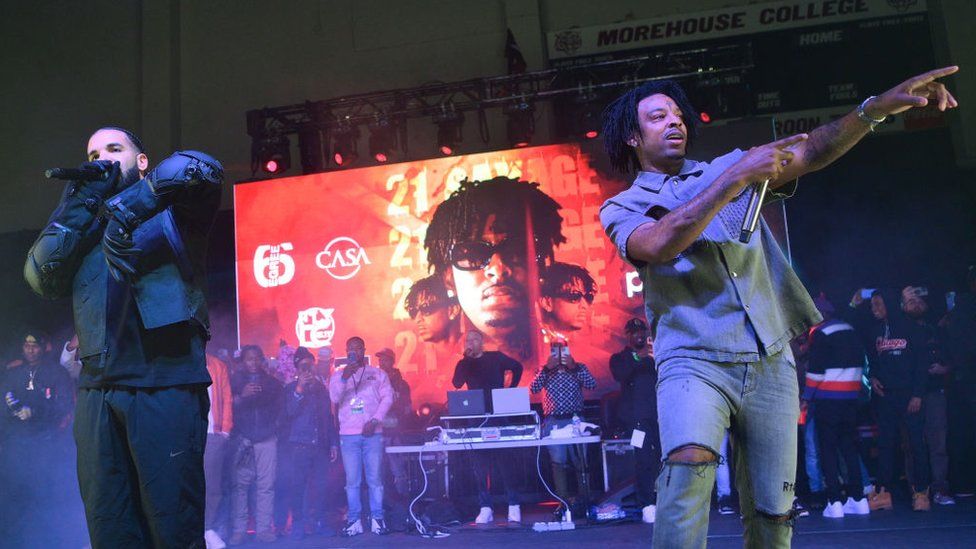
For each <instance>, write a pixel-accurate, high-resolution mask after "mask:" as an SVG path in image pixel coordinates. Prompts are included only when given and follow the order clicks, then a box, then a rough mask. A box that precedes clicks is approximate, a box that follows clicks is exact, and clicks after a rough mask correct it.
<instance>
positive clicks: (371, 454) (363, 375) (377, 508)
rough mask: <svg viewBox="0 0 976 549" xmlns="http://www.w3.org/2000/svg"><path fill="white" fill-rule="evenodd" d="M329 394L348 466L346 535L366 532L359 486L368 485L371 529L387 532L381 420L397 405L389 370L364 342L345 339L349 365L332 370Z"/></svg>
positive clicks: (344, 462) (359, 338) (357, 338)
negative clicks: (371, 357)
mask: <svg viewBox="0 0 976 549" xmlns="http://www.w3.org/2000/svg"><path fill="white" fill-rule="evenodd" d="M329 396H330V397H331V398H332V402H334V403H335V406H336V409H337V411H338V415H339V445H340V448H341V451H342V466H343V468H345V470H346V503H347V504H348V506H349V510H348V513H347V517H346V525H345V527H344V528H343V529H342V534H343V535H344V536H357V535H359V534H362V533H363V522H362V514H363V509H362V501H361V494H360V487H361V486H362V482H363V474H364V473H365V476H366V485H367V486H368V487H369V513H370V522H369V524H370V531H372V532H373V533H374V534H378V535H385V534H387V533H389V529H388V528H387V526H386V520H385V519H384V511H383V476H382V463H383V420H384V419H385V418H386V414H387V412H389V411H390V407H391V406H393V387H392V386H391V385H390V378H389V377H387V375H386V372H384V371H383V370H381V369H379V368H377V367H375V366H370V365H368V364H367V363H366V342H365V341H364V340H363V338H361V337H358V336H355V337H351V338H349V339H348V340H346V365H345V366H344V367H343V368H342V369H341V370H338V371H336V373H334V374H332V378H331V379H330V380H329Z"/></svg>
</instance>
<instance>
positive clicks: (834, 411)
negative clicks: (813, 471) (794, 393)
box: [813, 399, 907, 502]
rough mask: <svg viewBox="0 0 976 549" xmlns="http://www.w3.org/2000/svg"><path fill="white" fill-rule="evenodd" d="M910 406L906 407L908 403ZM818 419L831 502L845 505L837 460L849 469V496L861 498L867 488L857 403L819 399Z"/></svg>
mask: <svg viewBox="0 0 976 549" xmlns="http://www.w3.org/2000/svg"><path fill="white" fill-rule="evenodd" d="M906 406H907V404H906ZM813 414H814V418H815V420H816V431H817V445H818V446H819V449H818V453H817V456H818V457H819V458H820V459H819V461H820V469H821V470H822V471H823V475H824V484H826V485H827V499H828V502H835V501H840V502H843V501H844V500H843V497H842V495H841V484H840V466H839V460H838V457H840V458H841V459H843V460H844V465H845V466H846V467H847V482H846V483H844V489H845V490H846V491H847V495H848V496H849V497H852V498H854V499H861V495H862V494H863V493H864V487H863V484H862V479H861V463H860V461H858V451H857V400H827V399H820V400H817V402H816V404H814V406H813Z"/></svg>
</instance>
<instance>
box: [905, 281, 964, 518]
mask: <svg viewBox="0 0 976 549" xmlns="http://www.w3.org/2000/svg"><path fill="white" fill-rule="evenodd" d="M927 297H928V290H927V289H926V288H923V287H921V286H908V287H906V288H904V289H902V291H901V309H902V311H903V312H904V313H905V316H907V317H908V318H909V319H910V320H911V321H913V322H915V323H916V324H917V325H918V326H919V327H920V328H921V329H922V333H923V334H924V337H925V348H924V350H923V353H924V356H925V360H926V362H927V363H928V370H927V373H928V376H927V378H926V382H925V394H924V395H923V396H922V410H923V411H924V414H925V416H924V418H925V419H924V429H923V432H924V434H925V445H926V446H928V449H929V464H930V465H931V466H932V484H931V490H932V501H934V502H935V503H936V504H938V505H954V504H955V503H956V501H955V499H954V498H953V497H952V492H951V491H950V490H949V480H948V478H949V453H948V451H947V448H946V438H947V430H948V417H949V416H948V409H947V406H948V403H947V401H946V385H947V383H948V380H949V373H950V368H949V362H948V361H947V360H946V358H945V347H944V343H943V341H942V336H941V334H940V333H939V329H938V327H936V326H935V325H933V324H931V323H929V321H928V318H927V315H928V312H929V304H928V299H927Z"/></svg>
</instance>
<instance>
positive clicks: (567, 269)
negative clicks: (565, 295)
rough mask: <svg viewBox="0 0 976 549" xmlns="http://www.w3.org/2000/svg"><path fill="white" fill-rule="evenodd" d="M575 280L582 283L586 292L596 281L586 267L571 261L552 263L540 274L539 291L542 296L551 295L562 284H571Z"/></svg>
mask: <svg viewBox="0 0 976 549" xmlns="http://www.w3.org/2000/svg"><path fill="white" fill-rule="evenodd" d="M575 280H579V281H580V282H582V283H583V290H584V291H585V292H586V293H590V292H592V291H593V290H594V289H595V288H596V282H595V281H594V280H593V277H592V276H590V272H589V271H587V270H586V268H584V267H581V266H579V265H573V264H571V263H559V262H556V263H553V264H552V265H550V266H549V267H548V268H547V269H546V271H545V273H543V275H542V286H541V288H540V289H541V293H542V295H543V297H553V296H554V295H556V294H557V293H559V290H561V289H562V287H563V286H565V285H567V284H572V283H573V281H575Z"/></svg>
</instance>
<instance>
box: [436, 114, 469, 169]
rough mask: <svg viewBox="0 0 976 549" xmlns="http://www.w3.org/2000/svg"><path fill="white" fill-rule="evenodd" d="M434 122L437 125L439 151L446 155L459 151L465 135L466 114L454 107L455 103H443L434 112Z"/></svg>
mask: <svg viewBox="0 0 976 549" xmlns="http://www.w3.org/2000/svg"><path fill="white" fill-rule="evenodd" d="M434 124H436V125H437V143H436V150H437V152H439V153H441V154H443V155H444V156H451V155H452V154H455V153H457V150H458V145H460V144H461V141H462V140H463V137H464V133H463V131H462V129H463V127H464V115H463V114H461V113H460V112H458V111H457V109H455V108H454V103H442V104H441V105H440V108H439V110H438V111H437V113H436V114H434Z"/></svg>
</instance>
